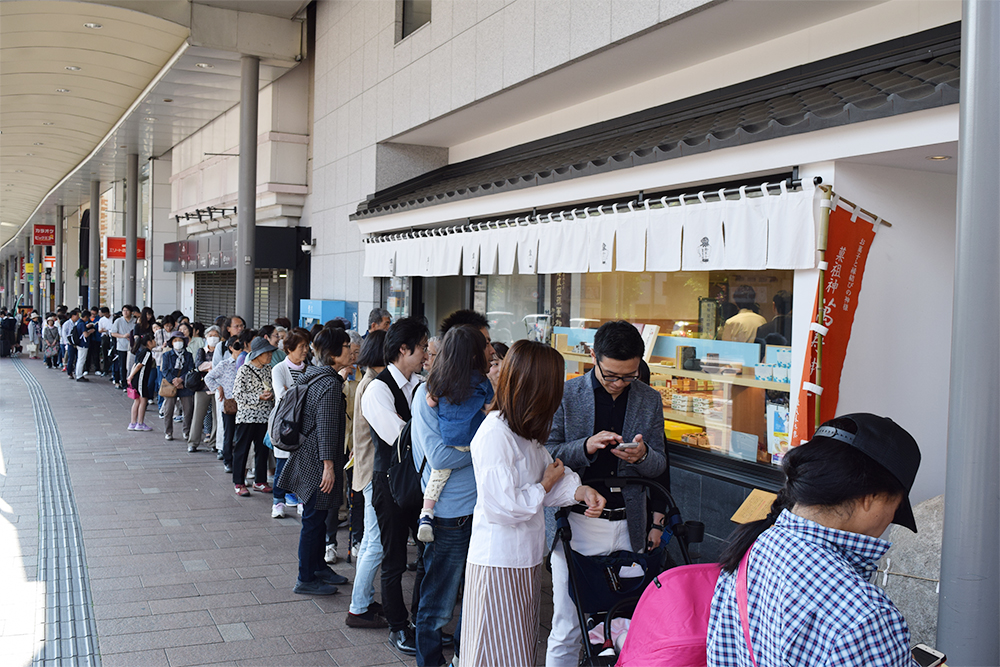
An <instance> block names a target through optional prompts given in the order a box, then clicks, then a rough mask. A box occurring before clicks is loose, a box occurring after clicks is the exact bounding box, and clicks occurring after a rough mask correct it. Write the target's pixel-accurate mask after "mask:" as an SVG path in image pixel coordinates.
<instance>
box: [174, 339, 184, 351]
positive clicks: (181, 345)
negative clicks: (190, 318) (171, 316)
mask: <svg viewBox="0 0 1000 667" xmlns="http://www.w3.org/2000/svg"><path fill="white" fill-rule="evenodd" d="M173 345H174V350H175V351H176V352H180V351H181V350H183V349H184V341H182V340H175V341H174V342H173Z"/></svg>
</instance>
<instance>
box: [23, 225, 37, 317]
mask: <svg viewBox="0 0 1000 667" xmlns="http://www.w3.org/2000/svg"><path fill="white" fill-rule="evenodd" d="M29 234H31V230H28V231H27V232H26V233H25V235H24V238H22V239H21V247H22V250H21V255H22V256H23V257H24V280H23V287H22V291H21V294H23V295H24V305H26V306H33V305H35V304H34V302H33V301H32V298H31V283H29V282H28V262H30V261H31V236H29Z"/></svg>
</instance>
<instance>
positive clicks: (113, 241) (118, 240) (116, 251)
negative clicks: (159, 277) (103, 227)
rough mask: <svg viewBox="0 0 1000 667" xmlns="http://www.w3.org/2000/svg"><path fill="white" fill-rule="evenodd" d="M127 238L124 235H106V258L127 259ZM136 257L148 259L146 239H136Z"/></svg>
mask: <svg viewBox="0 0 1000 667" xmlns="http://www.w3.org/2000/svg"><path fill="white" fill-rule="evenodd" d="M125 248H126V238H125V237H124V236H105V237H104V259H125ZM135 258H136V259H146V239H144V238H142V237H139V238H137V239H136V240H135Z"/></svg>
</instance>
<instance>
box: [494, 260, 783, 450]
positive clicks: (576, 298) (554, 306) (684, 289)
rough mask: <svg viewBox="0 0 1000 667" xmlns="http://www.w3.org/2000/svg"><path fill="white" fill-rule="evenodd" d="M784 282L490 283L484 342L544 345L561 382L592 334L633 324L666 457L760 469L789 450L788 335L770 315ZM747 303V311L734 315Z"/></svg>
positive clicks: (606, 276) (749, 277) (662, 277)
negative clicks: (556, 361)
mask: <svg viewBox="0 0 1000 667" xmlns="http://www.w3.org/2000/svg"><path fill="white" fill-rule="evenodd" d="M793 275H794V272H793V271H780V270H765V271H703V272H671V273H651V272H645V273H621V272H617V273H587V274H556V275H546V276H536V275H524V276H521V275H514V276H490V277H489V278H488V279H487V280H486V284H485V292H486V294H485V305H486V311H487V317H488V318H489V319H490V322H491V329H492V331H491V333H492V336H493V338H494V340H499V341H503V342H513V341H514V340H518V339H521V338H532V339H534V340H544V341H546V342H548V343H549V344H551V345H553V346H554V347H556V349H558V350H559V351H560V352H561V353H562V354H563V356H564V357H565V358H566V371H567V379H568V378H572V377H575V376H576V375H578V374H581V373H585V372H586V371H587V370H589V369H590V368H591V367H592V363H591V357H590V346H591V344H592V343H593V338H594V333H595V331H596V329H597V328H598V327H599V326H600V325H601V324H602V323H604V322H607V321H609V320H618V319H621V320H627V321H629V322H631V323H633V324H635V325H636V327H637V328H639V329H640V333H642V334H643V338H644V339H645V341H646V346H647V347H646V359H645V360H646V361H647V363H648V364H649V369H650V384H651V385H652V386H653V387H654V388H655V389H657V391H659V392H660V394H661V395H662V397H663V410H664V417H665V419H666V429H665V430H666V436H667V440H668V442H669V443H670V445H671V447H674V448H678V447H679V448H685V449H693V450H700V451H704V452H711V453H713V454H717V455H721V456H725V457H727V458H730V459H736V460H740V461H746V462H750V463H754V464H763V465H766V466H768V467H771V466H776V465H777V464H778V463H779V462H780V459H781V456H782V455H783V453H784V452H785V451H787V449H788V446H789V442H788V439H789V430H790V426H789V425H788V397H789V387H790V384H789V371H790V366H791V348H790V345H791V339H790V337H791V334H792V332H791V330H790V317H789V318H787V319H786V318H785V317H783V316H782V313H780V312H779V311H780V310H781V309H783V308H789V309H790V306H791V292H792V284H793ZM776 295H777V296H778V299H777V301H778V304H779V305H777V306H776V304H775V296H776ZM749 299H752V304H753V305H752V307H750V308H744V309H742V310H741V309H740V308H739V307H738V306H737V303H743V304H744V305H746V304H747V303H751V301H749ZM479 303H480V304H481V303H482V299H480V300H479ZM786 304H787V305H786ZM789 312H790V311H789ZM776 318H777V319H776ZM727 323H729V325H728V326H727ZM760 325H766V326H765V327H764V328H763V329H759V331H760V334H761V336H762V338H761V339H758V338H757V333H758V327H759V326H760ZM768 333H770V334H771V335H767V334H768Z"/></svg>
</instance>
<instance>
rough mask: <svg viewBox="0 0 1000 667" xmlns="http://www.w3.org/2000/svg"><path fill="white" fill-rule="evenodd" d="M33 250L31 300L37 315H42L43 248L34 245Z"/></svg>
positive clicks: (44, 309) (43, 308)
mask: <svg viewBox="0 0 1000 667" xmlns="http://www.w3.org/2000/svg"><path fill="white" fill-rule="evenodd" d="M32 240H34V239H32ZM34 248H35V250H34V256H33V257H32V260H33V261H34V265H35V295H34V299H33V300H32V305H33V306H34V307H35V308H36V309H37V310H38V312H39V313H41V314H43V315H44V314H45V311H46V310H47V309H46V308H45V301H43V296H44V294H45V290H43V289H42V276H44V275H45V271H44V270H43V268H42V264H44V263H45V259H44V258H45V246H40V245H36V246H34Z"/></svg>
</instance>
